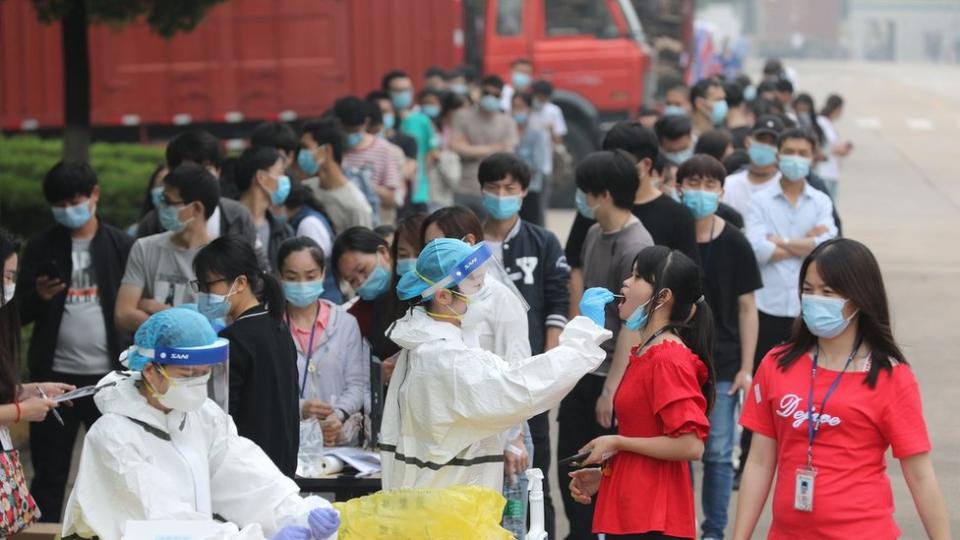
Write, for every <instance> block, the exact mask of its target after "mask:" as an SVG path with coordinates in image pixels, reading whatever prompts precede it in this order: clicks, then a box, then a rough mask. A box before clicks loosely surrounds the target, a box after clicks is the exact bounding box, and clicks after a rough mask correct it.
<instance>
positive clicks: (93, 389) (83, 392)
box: [50, 383, 117, 403]
mask: <svg viewBox="0 0 960 540" xmlns="http://www.w3.org/2000/svg"><path fill="white" fill-rule="evenodd" d="M116 384H117V383H108V384H105V385H103V386H84V387H83V388H77V389H76V390H74V391H72V392H67V393H66V394H60V395H59V396H57V397H54V398H50V401H52V402H54V403H63V402H64V401H72V400H74V399H80V398H85V397H90V396H92V395H94V394H96V393H97V392H99V391H100V390H103V389H104V388H106V387H108V386H115V385H116Z"/></svg>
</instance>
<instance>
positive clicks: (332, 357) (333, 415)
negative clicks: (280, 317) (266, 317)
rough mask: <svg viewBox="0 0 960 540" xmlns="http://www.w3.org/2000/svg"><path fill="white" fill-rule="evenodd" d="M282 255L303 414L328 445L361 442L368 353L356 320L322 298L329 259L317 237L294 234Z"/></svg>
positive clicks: (285, 292) (367, 376)
mask: <svg viewBox="0 0 960 540" xmlns="http://www.w3.org/2000/svg"><path fill="white" fill-rule="evenodd" d="M279 257H280V267H279V271H280V278H281V279H282V280H283V281H282V285H283V294H284V296H285V297H286V300H287V309H286V315H285V321H286V323H287V326H288V327H289V328H290V335H291V336H292V337H293V341H294V343H295V344H296V346H297V372H298V377H299V379H298V384H297V390H298V395H299V399H300V418H301V419H302V420H307V419H310V418H316V419H318V420H319V421H320V427H321V430H322V431H323V439H324V441H323V443H324V446H340V445H348V446H358V445H359V443H360V440H361V437H360V435H361V429H362V427H363V422H362V414H363V404H364V400H365V399H366V398H367V396H368V395H369V394H370V362H369V357H370V355H369V351H368V350H367V347H366V345H365V343H364V341H363V338H361V337H360V327H359V326H358V325H357V319H356V318H355V317H354V316H353V315H350V314H349V313H347V311H346V310H345V309H343V308H342V307H341V306H339V305H337V304H334V303H333V302H330V301H328V300H323V299H321V298H320V295H321V294H322V293H323V283H324V279H323V278H324V274H325V272H326V264H325V263H326V260H325V257H324V256H323V251H321V250H320V246H319V245H317V243H316V242H314V241H313V240H311V239H309V238H302V237H301V238H291V239H289V240H287V241H286V242H284V243H283V245H282V246H280V254H279Z"/></svg>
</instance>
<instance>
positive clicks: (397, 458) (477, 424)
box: [380, 307, 611, 492]
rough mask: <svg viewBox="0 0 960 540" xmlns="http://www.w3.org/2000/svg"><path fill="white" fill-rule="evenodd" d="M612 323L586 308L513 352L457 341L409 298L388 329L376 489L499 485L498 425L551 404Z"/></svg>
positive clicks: (597, 357) (597, 352)
mask: <svg viewBox="0 0 960 540" xmlns="http://www.w3.org/2000/svg"><path fill="white" fill-rule="evenodd" d="M610 337H611V333H610V331H609V330H606V329H604V328H602V327H599V326H597V325H596V324H594V323H593V321H591V320H590V319H588V318H586V317H577V318H575V319H574V320H572V321H570V323H568V324H567V326H566V328H564V330H563V333H562V334H561V335H560V345H559V346H558V347H556V348H554V349H552V350H550V351H548V352H546V353H544V354H541V355H538V356H533V357H528V358H526V359H523V360H517V361H514V362H509V363H508V362H505V361H504V360H503V359H501V358H500V357H498V356H497V355H495V354H493V353H490V352H486V351H483V350H481V349H478V348H476V347H469V346H467V345H466V344H464V339H463V334H462V331H461V330H460V328H458V327H457V326H455V325H453V324H450V323H448V322H440V321H436V320H434V319H432V318H431V317H430V316H429V315H427V313H426V311H425V310H424V308H422V307H417V308H414V309H413V310H412V312H411V313H409V314H407V315H406V316H405V317H404V318H402V319H400V320H399V321H397V322H396V324H395V325H394V327H393V330H392V332H391V334H390V338H391V339H393V341H394V342H396V343H397V344H398V345H400V346H401V347H403V350H402V351H401V353H400V356H399V358H398V360H397V365H396V368H395V370H394V373H393V377H392V378H391V384H390V389H389V391H388V393H387V398H386V401H385V403H384V413H383V423H382V426H381V433H380V448H381V464H382V467H383V489H385V490H390V489H401V488H414V487H416V488H421V487H447V486H451V485H457V484H467V485H479V486H483V487H488V488H491V489H493V490H496V491H497V492H500V491H501V490H502V487H503V443H502V441H501V440H500V439H499V438H498V437H496V435H498V434H500V433H502V432H503V431H504V430H506V429H507V428H509V427H511V426H514V425H516V424H518V423H520V422H522V421H524V420H526V419H528V418H530V417H532V416H534V415H537V414H540V413H542V412H543V411H546V410H548V409H551V408H553V407H554V406H556V405H557V404H559V403H560V400H561V399H563V397H564V396H565V395H567V393H568V392H570V390H572V389H573V387H574V385H576V383H577V381H579V380H580V378H581V377H583V376H584V375H586V374H587V373H589V372H591V371H593V370H594V369H596V368H597V367H598V366H599V365H600V363H601V362H603V359H604V358H605V357H606V353H605V352H604V351H603V349H601V348H600V343H603V342H604V341H606V340H608V339H610Z"/></svg>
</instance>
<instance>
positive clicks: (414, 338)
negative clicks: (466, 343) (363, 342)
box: [389, 307, 463, 350]
mask: <svg viewBox="0 0 960 540" xmlns="http://www.w3.org/2000/svg"><path fill="white" fill-rule="evenodd" d="M389 335H390V339H391V340H393V342H394V343H396V344H397V345H399V346H400V347H402V348H404V349H407V350H411V349H416V348H417V347H418V346H420V345H422V344H424V343H430V342H432V341H441V340H458V341H462V340H463V333H462V332H461V330H460V328H458V327H457V326H455V325H453V324H450V323H448V322H441V321H437V320H434V319H433V318H431V317H430V316H429V315H427V311H426V310H425V309H423V308H422V307H415V308H413V311H412V312H410V313H407V314H406V315H404V316H403V318H401V319H400V320H398V321H397V322H396V323H394V325H393V328H392V329H391V330H390V331H389Z"/></svg>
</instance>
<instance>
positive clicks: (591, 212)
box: [574, 188, 600, 219]
mask: <svg viewBox="0 0 960 540" xmlns="http://www.w3.org/2000/svg"><path fill="white" fill-rule="evenodd" d="M574 201H575V202H576V203H577V212H580V215H581V216H583V217H585V218H587V219H597V218H596V214H597V208H598V207H599V206H600V205H597V206H594V207H590V205H589V204H587V194H586V193H584V192H583V191H582V190H580V189H579V188H577V195H576V197H575V198H574Z"/></svg>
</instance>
